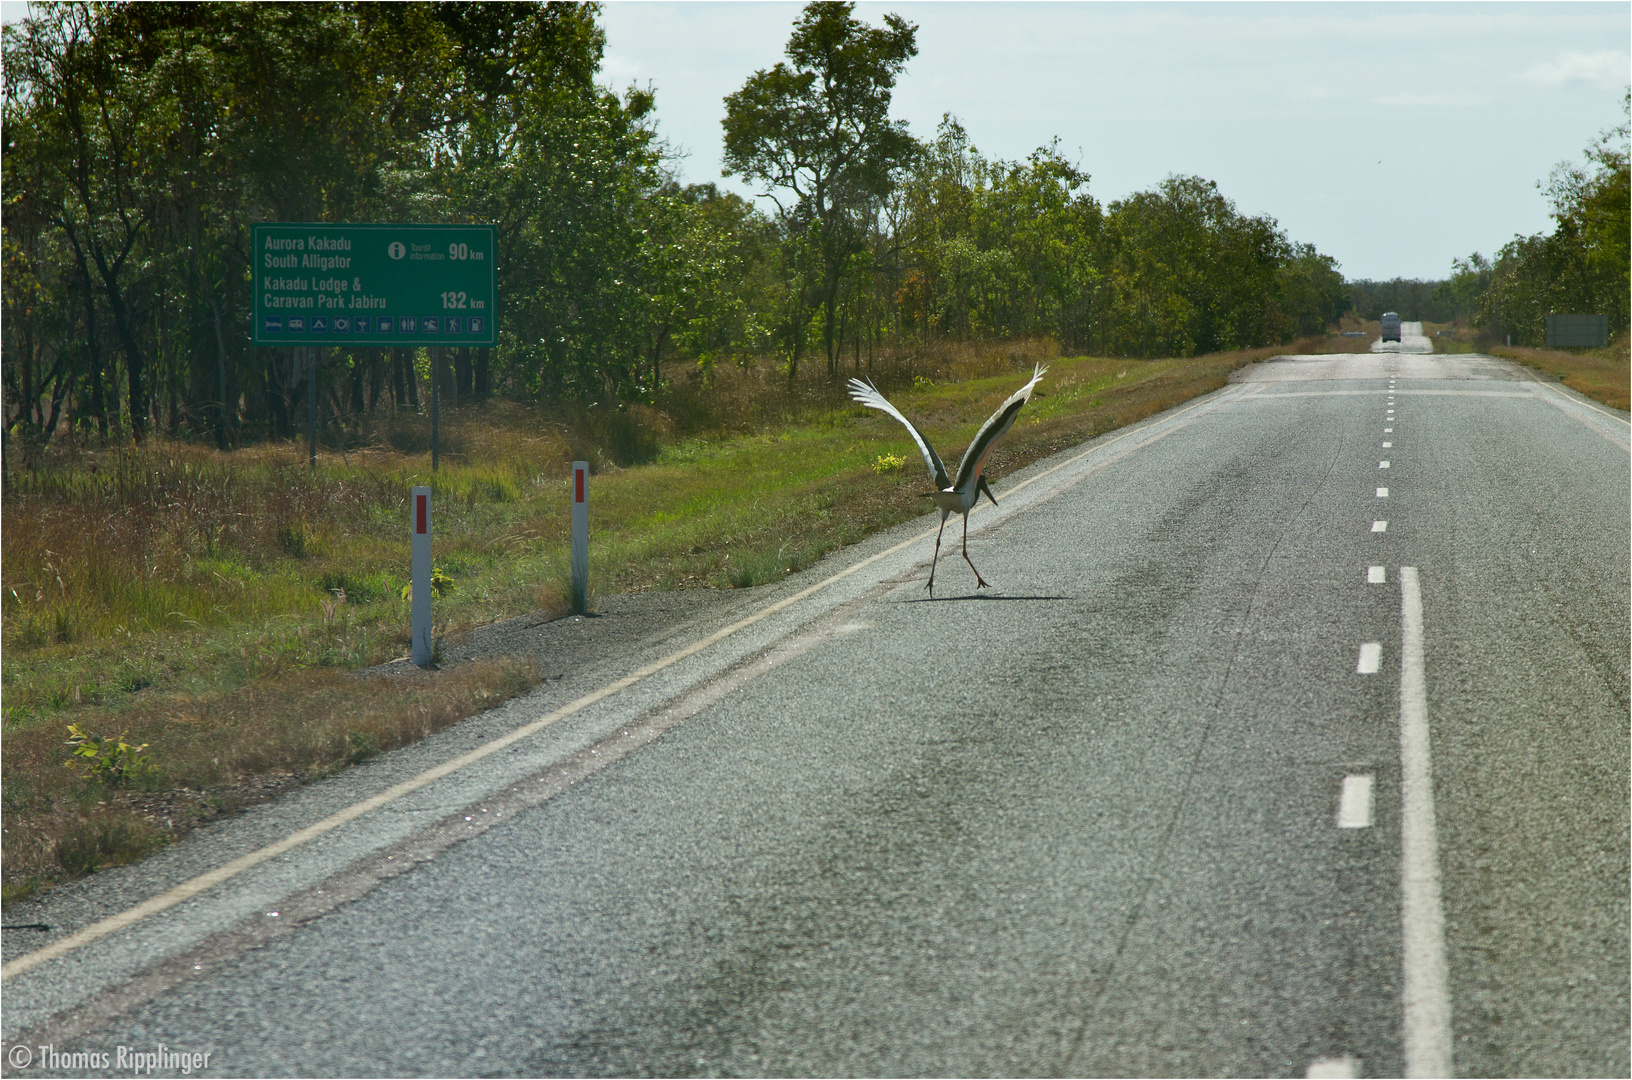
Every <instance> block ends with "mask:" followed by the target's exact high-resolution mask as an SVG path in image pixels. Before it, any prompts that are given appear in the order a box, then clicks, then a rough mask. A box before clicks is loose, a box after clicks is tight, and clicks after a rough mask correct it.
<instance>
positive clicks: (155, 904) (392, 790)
mask: <svg viewBox="0 0 1632 1080" xmlns="http://www.w3.org/2000/svg"><path fill="white" fill-rule="evenodd" d="M1210 396H1211V395H1209V397H1210ZM1204 404H1207V402H1206V401H1199V402H1197V403H1196V404H1194V405H1191V406H1189V407H1187V408H1184V409H1180V410H1179V411H1178V412H1176V413H1174V414H1172V416H1169V417H1167V418H1166V419H1167V420H1172V419H1173V418H1174V417H1177V416H1182V415H1183V414H1184V413H1187V412H1190V411H1192V410H1194V409H1197V408H1200V407H1201V406H1202V405H1204ZM1163 422H1165V421H1163ZM1144 430H1145V429H1143V428H1141V429H1139V430H1138V431H1129V432H1125V433H1123V434H1121V435H1118V436H1117V437H1116V438H1114V439H1111V440H1109V441H1107V442H1103V443H1100V444H1099V445H1098V446H1095V447H1093V448H1091V449H1088V450H1084V451H1083V452H1082V453H1080V454H1078V455H1076V456H1075V457H1073V458H1071V459H1069V460H1067V461H1063V462H1061V463H1060V464H1058V465H1055V466H1054V467H1052V468H1050V469H1048V470H1046V471H1044V472H1040V473H1038V474H1037V475H1036V476H1033V477H1031V478H1030V479H1027V480H1025V481H1022V482H1021V483H1019V484H1016V485H1015V486H1014V487H1012V488H1010V489H1009V491H1008V492H1007V493H1006V494H1005V497H1007V496H1008V495H1012V494H1015V493H1016V492H1019V491H1023V490H1025V489H1026V488H1028V487H1030V486H1031V485H1032V484H1035V483H1036V482H1037V481H1039V480H1042V479H1044V478H1046V477H1048V476H1052V475H1053V474H1054V473H1057V472H1059V471H1060V470H1061V469H1064V468H1068V467H1069V466H1071V465H1075V464H1076V463H1077V462H1079V461H1081V460H1082V459H1083V458H1085V457H1087V456H1088V455H1090V454H1096V453H1098V452H1099V451H1101V450H1104V449H1105V448H1107V447H1110V446H1114V445H1116V444H1117V443H1119V442H1121V441H1122V440H1123V439H1128V438H1132V437H1133V436H1134V435H1137V434H1140V433H1141V432H1142V431H1144ZM1160 437H1161V436H1158V438H1160ZM1153 441H1154V440H1153ZM935 531H936V530H934V529H927V530H925V531H924V532H922V533H919V534H918V535H917V536H912V537H908V538H907V539H905V540H903V541H901V542H900V543H898V544H896V545H895V546H893V547H890V548H887V549H885V550H884V551H880V552H878V553H877V554H876V555H870V556H868V557H867V558H865V559H863V560H862V561H861V562H858V563H856V564H855V565H854V566H850V567H847V568H845V569H843V570H840V571H839V572H838V573H836V574H834V575H833V576H832V577H828V578H824V579H823V580H821V581H818V582H817V583H816V584H814V585H811V586H809V587H807V588H804V589H801V590H800V591H799V592H796V593H794V594H793V595H792V596H787V597H783V598H782V599H781V600H778V601H777V602H776V603H774V604H771V605H769V606H768V607H765V608H763V609H761V610H760V611H758V612H755V613H754V614H752V615H750V616H748V617H747V618H745V619H739V620H738V621H737V622H734V623H732V624H731V625H730V626H727V627H724V628H722V629H719V630H716V631H714V633H712V634H709V635H708V636H707V637H704V638H700V639H698V640H697V641H694V642H692V643H691V644H690V645H687V646H686V647H685V648H683V649H680V650H678V651H676V652H672V653H670V654H669V655H667V656H665V657H663V658H662V659H661V660H654V661H652V662H651V663H650V664H647V665H646V666H645V667H642V668H639V669H637V670H635V671H633V672H631V673H629V674H628V675H625V676H624V677H623V678H621V679H619V680H617V681H616V682H613V683H609V684H607V685H606V686H603V687H602V688H601V689H599V690H596V691H594V692H592V693H588V694H585V695H584V696H583V697H581V698H579V699H578V700H576V701H573V702H571V703H569V704H567V705H563V706H561V708H559V709H556V710H555V711H554V712H550V713H546V714H545V715H543V716H541V717H539V718H538V719H537V720H534V721H532V722H531V723H527V724H523V725H522V726H521V727H519V728H516V729H515V730H514V731H511V732H509V733H508V734H505V735H501V736H499V737H498V738H497V739H494V740H493V741H492V742H489V743H484V744H483V745H481V746H478V747H477V748H476V749H474V750H472V751H470V752H469V753H466V754H461V755H460V756H459V757H456V758H452V759H450V760H448V761H444V762H443V763H442V764H440V765H437V766H435V767H434V768H430V769H427V770H425V771H424V772H422V773H420V774H419V775H418V776H415V777H411V778H410V779H407V780H404V781H402V782H401V783H400V784H394V785H392V786H391V787H388V788H386V789H385V790H384V791H382V792H380V793H378V794H377V795H372V796H370V797H369V798H367V799H364V800H363V801H361V802H358V803H354V804H352V805H351V806H348V807H346V808H345V809H344V810H341V811H338V812H337V813H334V814H330V815H329V816H328V817H326V818H324V819H323V820H322V821H319V822H315V823H314V824H311V825H308V826H306V827H305V828H304V829H301V830H300V831H298V832H294V833H291V834H290V835H288V836H286V837H284V838H283V839H282V840H279V841H277V842H276V843H272V844H268V845H267V846H266V847H263V848H260V849H258V850H256V851H252V852H250V853H249V854H247V855H241V856H239V857H238V858H236V859H234V860H232V861H231V862H229V863H226V864H224V865H222V866H218V867H216V868H215V869H214V870H211V871H208V872H207V873H203V874H200V875H198V876H197V877H195V878H192V879H190V880H188V881H184V882H182V883H181V884H180V885H177V886H175V887H174V888H171V889H168V890H166V891H165V892H162V893H160V894H159V895H157V896H154V897H151V898H149V899H147V900H144V901H143V902H141V903H140V904H137V905H136V906H135V907H133V908H127V909H126V910H124V911H121V912H120V913H119V914H117V915H111V916H109V917H108V918H106V919H103V920H102V921H101V922H96V923H92V924H91V925H90V926H87V927H85V928H84V929H83V930H80V931H78V932H77V933H73V934H70V935H68V936H67V937H65V938H63V939H61V940H60V941H54V942H52V943H51V944H49V945H46V946H45V947H43V948H40V949H36V950H35V951H33V952H31V953H28V954H26V955H23V956H19V957H18V958H17V959H15V960H13V961H11V962H10V963H9V964H6V965H4V966H3V967H0V982H3V981H5V980H6V979H10V978H11V977H12V976H14V975H21V974H22V973H23V972H25V971H31V970H33V969H34V968H37V967H39V966H40V965H41V964H44V963H47V962H49V961H51V960H55V959H56V958H57V957H59V956H63V955H65V954H67V953H70V952H72V951H74V950H75V949H78V948H80V947H81V946H84V945H89V944H90V943H91V942H93V941H97V940H99V939H101V938H104V937H107V936H108V935H109V934H111V933H113V932H115V931H117V930H123V929H124V928H125V927H127V926H131V925H133V924H134V923H137V922H140V921H141V920H143V919H145V918H147V917H148V916H149V915H156V914H158V913H159V912H161V911H164V910H166V909H168V908H172V907H175V906H176V905H177V904H179V903H181V902H182V901H184V900H190V899H192V898H193V897H195V896H197V895H198V894H199V893H202V892H204V891H206V890H208V889H212V888H214V887H215V886H217V885H219V884H221V883H222V882H223V881H227V880H229V879H231V878H234V877H237V876H238V875H239V874H241V873H243V872H244V871H245V870H249V869H252V868H254V867H256V866H259V865H260V864H261V863H264V862H266V861H267V860H268V859H275V858H277V857H278V856H279V855H282V854H283V853H284V852H286V851H290V850H292V849H294V848H297V847H299V846H301V845H302V844H304V843H306V842H308V841H310V840H315V839H317V838H318V837H319V836H322V835H323V834H324V833H327V832H332V831H333V830H335V829H337V828H339V827H340V826H341V825H344V824H346V823H347V822H348V821H353V820H355V819H357V818H360V817H362V816H363V815H364V814H366V813H368V812H369V811H371V810H377V809H379V808H380V807H382V806H384V805H385V804H386V803H389V802H394V801H395V800H397V799H400V798H402V797H403V796H404V795H407V794H410V793H411V792H414V791H418V790H419V789H420V788H422V787H424V786H425V785H427V784H430V783H433V782H435V781H437V780H440V779H441V778H442V777H444V776H447V775H448V774H449V773H453V772H457V771H459V770H460V769H462V768H464V767H465V766H466V765H471V764H474V763H475V762H478V761H480V760H482V759H483V758H485V757H487V756H488V755H489V754H494V753H497V752H498V751H500V750H503V749H504V748H505V747H507V746H509V745H511V744H512V743H515V742H519V741H520V740H522V739H525V738H527V737H528V736H529V735H536V734H537V733H538V732H540V731H542V730H544V729H545V728H547V727H549V726H550V725H551V724H553V723H555V722H556V721H558V720H561V719H564V718H566V717H568V716H571V715H572V714H573V713H576V712H580V711H582V710H584V709H586V708H588V707H589V706H591V705H593V704H595V703H596V702H598V701H601V700H603V699H605V698H608V697H611V696H612V695H613V694H616V693H617V692H618V691H620V690H624V689H627V688H628V687H630V686H633V685H634V684H635V683H637V682H640V681H641V680H642V679H646V678H648V677H650V676H652V675H655V674H657V673H658V672H659V671H662V670H663V669H664V668H666V667H670V666H672V665H674V664H676V663H679V662H680V661H681V660H684V659H685V658H686V657H688V656H691V655H693V654H695V653H698V652H701V651H702V650H704V649H706V648H708V647H709V646H710V645H713V644H716V643H717V642H720V641H723V640H725V639H726V638H728V637H730V636H731V635H732V634H735V633H737V632H738V631H740V630H744V629H747V628H748V627H750V626H752V625H754V624H755V623H757V622H759V621H760V620H762V619H766V618H769V617H770V616H772V615H774V614H776V613H777V612H779V611H782V610H784V609H785V608H788V607H790V606H792V605H793V604H797V603H798V602H799V601H801V600H803V599H805V598H806V597H808V596H811V595H812V594H814V593H816V592H819V591H820V590H822V589H825V588H827V587H828V586H829V585H832V584H833V583H834V582H837V581H842V580H843V579H845V578H847V577H849V576H850V575H851V574H854V573H856V572H857V571H859V570H862V569H864V568H865V567H868V566H871V565H872V564H873V563H876V562H878V561H879V560H880V559H885V558H888V557H889V556H891V555H894V554H895V553H896V552H898V551H901V550H902V549H903V548H907V547H910V546H912V545H913V544H916V543H919V542H920V541H923V540H927V539H929V538H930V537H931V536H933V535H934V534H935Z"/></svg>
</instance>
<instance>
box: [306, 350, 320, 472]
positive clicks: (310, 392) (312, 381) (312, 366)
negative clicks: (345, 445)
mask: <svg viewBox="0 0 1632 1080" xmlns="http://www.w3.org/2000/svg"><path fill="white" fill-rule="evenodd" d="M321 352H322V350H321V349H318V348H316V347H314V346H311V345H308V346H307V347H306V445H307V461H306V464H307V465H309V466H311V467H312V468H314V469H315V468H317V358H318V355H319V354H320V353H321Z"/></svg>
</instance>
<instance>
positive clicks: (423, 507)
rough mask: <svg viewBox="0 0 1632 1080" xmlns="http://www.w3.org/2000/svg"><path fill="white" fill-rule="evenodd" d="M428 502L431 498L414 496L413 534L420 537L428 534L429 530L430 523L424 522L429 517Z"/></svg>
mask: <svg viewBox="0 0 1632 1080" xmlns="http://www.w3.org/2000/svg"><path fill="white" fill-rule="evenodd" d="M430 501H431V498H430V496H429V495H415V496H414V532H416V533H418V534H420V535H422V536H423V535H424V534H425V533H426V532H428V531H429V528H430V523H429V522H428V521H426V520H425V519H426V518H428V517H430V510H429V503H430Z"/></svg>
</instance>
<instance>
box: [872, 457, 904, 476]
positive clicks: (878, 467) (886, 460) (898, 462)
mask: <svg viewBox="0 0 1632 1080" xmlns="http://www.w3.org/2000/svg"><path fill="white" fill-rule="evenodd" d="M906 463H907V459H906V458H904V457H902V456H901V455H900V454H880V455H878V460H877V461H875V462H873V471H874V472H875V473H887V472H894V471H895V470H896V469H899V468H900V467H901V466H903V465H905V464H906Z"/></svg>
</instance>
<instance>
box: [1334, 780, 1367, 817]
mask: <svg viewBox="0 0 1632 1080" xmlns="http://www.w3.org/2000/svg"><path fill="white" fill-rule="evenodd" d="M1337 827H1338V828H1340V829H1369V828H1371V777H1370V776H1366V775H1361V776H1345V777H1344V778H1343V791H1342V793H1341V794H1339V795H1338V797H1337Z"/></svg>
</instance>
